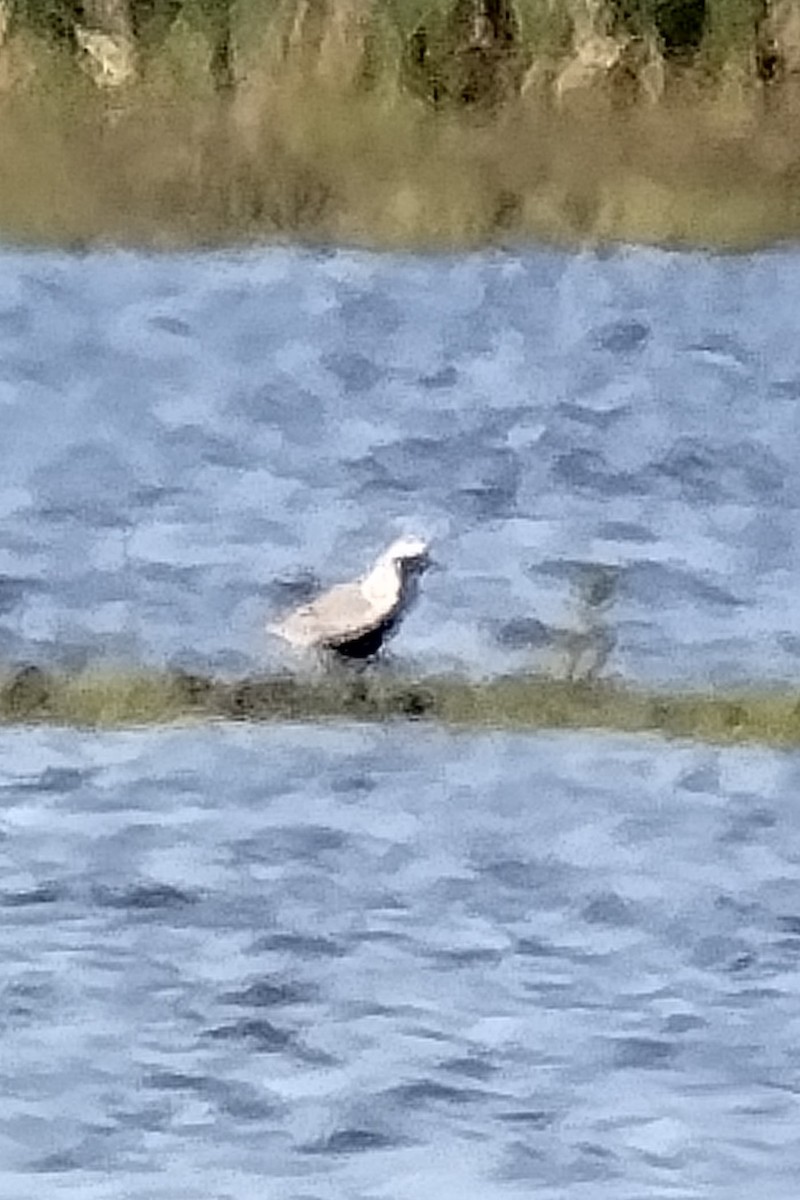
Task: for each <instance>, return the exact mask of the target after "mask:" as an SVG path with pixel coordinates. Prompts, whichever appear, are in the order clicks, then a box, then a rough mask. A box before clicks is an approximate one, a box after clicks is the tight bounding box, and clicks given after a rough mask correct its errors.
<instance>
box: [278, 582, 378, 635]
mask: <svg viewBox="0 0 800 1200" xmlns="http://www.w3.org/2000/svg"><path fill="white" fill-rule="evenodd" d="M385 619H386V613H384V612H383V611H382V610H381V611H379V610H378V609H377V608H376V606H375V605H374V604H372V603H370V601H369V600H368V599H367V598H366V596H365V595H364V593H363V592H362V591H361V588H360V587H359V585H358V584H357V583H340V584H339V585H338V586H337V587H334V588H331V589H330V591H328V592H323V594H322V595H321V596H318V597H317V599H316V600H312V601H311V603H310V604H303V605H302V606H301V607H300V608H298V609H296V610H295V611H294V612H293V613H290V615H289V616H288V617H287V618H286V620H285V621H283V622H282V624H280V625H279V626H277V627H276V632H278V633H280V634H281V636H282V637H284V638H285V639H286V640H287V641H288V642H291V643H292V645H295V646H315V645H324V644H325V643H328V642H330V643H333V642H341V641H345V640H350V639H355V638H358V637H362V636H363V635H364V634H366V633H370V632H371V631H372V630H373V629H376V628H377V627H378V626H379V625H380V624H381V622H382V621H383V620H385Z"/></svg>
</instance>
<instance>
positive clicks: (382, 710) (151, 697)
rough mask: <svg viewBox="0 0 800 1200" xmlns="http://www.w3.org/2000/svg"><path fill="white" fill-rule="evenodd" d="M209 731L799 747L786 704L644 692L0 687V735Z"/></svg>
mask: <svg viewBox="0 0 800 1200" xmlns="http://www.w3.org/2000/svg"><path fill="white" fill-rule="evenodd" d="M210 719H227V720H246V721H285V720H292V721H312V722H314V721H321V720H363V721H386V720H392V719H401V720H424V721H431V722H436V723H439V724H442V725H444V726H449V727H454V728H474V729H481V728H482V729H520V730H524V729H527V730H543V729H598V730H607V731H610V732H626V733H644V732H648V733H658V734H662V735H664V736H667V737H680V738H690V739H695V740H698V741H705V742H715V743H728V744H742V743H761V744H765V745H773V746H787V747H789V746H800V697H798V696H797V695H795V694H791V693H788V692H784V693H779V692H768V691H763V692H758V691H756V690H753V691H751V692H742V693H740V694H721V693H670V692H665V691H655V692H647V691H644V690H641V689H636V688H633V687H626V686H622V685H620V684H614V685H611V684H593V685H588V684H575V683H563V682H559V681H556V680H553V679H551V678H547V677H540V676H515V677H507V678H501V679H497V680H493V681H489V682H481V683H476V682H470V681H467V680H464V679H459V678H457V677H450V678H431V679H425V680H422V681H420V680H410V679H404V678H402V677H397V676H392V675H391V674H389V673H383V674H382V673H380V672H378V673H375V674H373V675H372V676H369V675H366V676H355V675H354V676H352V677H344V678H340V679H334V678H320V679H302V678H297V677H293V676H277V677H273V678H260V679H259V678H252V679H245V680H239V681H235V682H221V681H214V680H211V679H206V678H202V677H199V676H190V675H182V674H157V673H149V674H147V673H138V674H134V673H131V674H120V673H100V672H96V673H86V674H83V675H77V676H66V675H55V674H53V675H51V674H47V673H44V672H41V671H39V670H37V669H36V668H30V667H29V668H26V669H24V670H22V671H18V672H17V673H16V674H14V675H11V676H8V677H6V678H5V679H4V680H3V682H2V684H0V722H1V723H3V724H19V723H50V724H58V725H72V726H79V727H102V728H114V727H124V726H131V725H159V724H163V723H168V722H180V721H187V720H190V721H191V720H195V721H196V720H201V721H202V720H210Z"/></svg>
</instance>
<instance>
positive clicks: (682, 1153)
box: [0, 250, 800, 1200]
mask: <svg viewBox="0 0 800 1200" xmlns="http://www.w3.org/2000/svg"><path fill="white" fill-rule="evenodd" d="M797 267H798V259H797V254H796V253H794V252H785V253H784V252H782V253H774V254H767V255H760V256H756V257H751V258H738V259H734V258H726V259H715V258H711V257H705V256H702V255H681V256H678V255H670V254H666V253H660V252H649V251H648V252H644V251H619V252H615V253H613V254H607V255H602V256H597V255H590V254H578V255H567V254H561V253H555V252H552V253H550V252H548V253H543V252H541V253H531V254H527V255H524V256H507V255H501V254H492V255H484V256H474V257H469V258H463V259H447V258H439V259H433V258H431V259H422V258H418V259H415V258H392V257H372V256H369V255H366V254H356V253H351V252H347V253H345V252H341V253H329V254H325V253H309V252H300V251H296V250H276V251H270V252H264V253H248V254H237V255H227V256H220V255H216V256H212V255H208V256H199V255H198V256H194V257H147V256H143V255H133V254H108V255H99V254H98V255H90V256H87V257H82V258H81V257H68V256H65V255H49V254H23V253H10V252H5V253H3V254H2V255H1V256H0V430H2V442H1V443H0V455H2V471H0V528H1V529H2V535H0V665H1V664H3V663H5V664H13V663H18V662H37V663H42V664H51V663H60V664H62V665H68V666H73V667H75V666H77V667H80V666H81V665H84V664H87V663H94V662H97V661H110V662H117V663H126V664H129V665H139V664H142V663H152V664H156V665H163V664H176V665H183V666H192V667H201V668H204V669H213V670H215V671H220V672H223V673H224V672H240V671H249V670H252V669H261V668H269V667H272V666H274V665H278V664H280V665H285V663H286V659H285V657H284V655H285V651H284V650H282V648H281V647H280V646H278V645H275V644H274V642H271V641H270V639H269V638H268V637H267V636H266V635H265V633H264V624H265V622H266V621H267V620H268V619H270V618H272V617H274V616H275V615H276V614H277V613H278V612H280V610H281V608H282V607H285V606H286V605H287V604H288V603H290V602H291V601H292V598H296V597H297V596H299V595H301V594H303V592H304V591H305V590H306V589H307V588H308V587H309V586H313V585H314V584H315V582H318V583H328V582H334V581H335V580H338V579H341V578H346V577H347V576H349V575H350V574H351V573H356V572H358V571H360V570H361V569H363V567H364V565H365V564H366V563H368V562H369V560H370V558H371V557H372V556H373V555H374V554H375V553H377V552H378V551H379V550H380V549H382V548H383V546H384V544H385V543H386V542H388V541H389V540H390V538H392V537H394V536H395V535H396V534H398V533H400V532H403V531H413V532H419V533H424V534H428V535H431V536H432V537H433V538H434V541H435V553H436V557H437V559H438V561H439V564H440V566H441V568H442V569H441V570H440V571H438V572H436V573H432V574H430V575H429V576H426V578H425V581H424V587H423V591H422V595H421V598H420V601H419V604H418V605H417V607H416V608H415V609H414V611H413V612H412V613H411V614H410V615H409V617H408V619H407V621H406V622H405V624H404V625H403V627H402V629H401V631H400V634H399V636H398V637H397V639H396V641H395V643H393V653H394V655H395V657H396V659H397V660H398V661H399V662H400V663H402V664H403V665H404V667H405V668H407V669H408V668H413V669H415V670H420V671H423V672H424V671H426V670H431V669H439V668H442V667H445V668H455V669H458V670H461V671H463V672H467V673H471V674H481V673H486V672H489V673H491V672H496V671H501V670H509V669H511V670H515V669H524V668H530V667H542V666H544V667H545V668H547V667H548V666H550V665H552V659H553V654H554V652H555V650H554V648H556V647H557V645H558V639H557V633H556V632H554V631H557V630H558V628H559V627H560V626H562V625H564V624H569V622H570V603H571V602H572V601H571V597H572V596H573V591H574V587H575V582H576V579H578V578H579V577H580V571H581V567H582V566H585V565H586V564H606V565H609V566H612V567H614V568H616V569H618V571H619V585H618V597H617V600H616V604H615V606H614V608H613V611H612V614H611V617H610V620H612V622H613V626H614V634H615V635H616V639H617V642H616V648H615V651H614V655H613V657H612V659H611V661H610V663H609V666H608V670H609V671H611V672H615V673H618V674H621V675H623V676H625V677H628V678H633V679H638V680H644V681H656V682H659V681H678V682H680V683H682V684H698V683H699V684H707V683H709V682H719V681H727V682H731V681H737V682H742V681H745V682H754V681H756V682H759V681H769V680H779V679H782V680H794V679H796V675H797V658H798V655H799V654H800V606H798V605H797V603H795V597H796V595H797V578H798V569H799V568H800V533H799V532H798V530H799V529H800V522H798V521H797V519H796V516H797V510H798V502H799V501H800V479H799V478H798V472H797V468H796V463H797V460H798V449H799V448H800V441H799V440H798V433H799V432H800V338H798V337H797V316H796V314H797V313H798V312H800V272H798V269H797ZM798 785H800V759H798V757H797V755H795V754H780V753H777V752H772V751H767V750H755V749H753V750H734V749H727V750H718V749H713V748H708V747H705V748H704V747H700V746H688V745H681V744H675V743H668V742H664V741H659V740H657V739H649V738H639V739H626V738H621V737H614V736H608V735H596V736H594V735H584V734H582V735H515V736H512V735H506V734H503V735H500V734H491V733H485V734H480V735H478V734H469V735H467V734H453V733H447V732H445V731H443V730H439V731H437V730H434V729H431V728H428V727H425V726H421V725H403V724H387V725H386V726H385V727H376V728H360V727H357V726H336V725H334V726H330V727H320V728H312V727H303V728H298V727H293V726H282V727H266V728H257V727H255V728H247V727H243V726H238V727H237V726H224V725H219V724H213V723H212V724H208V725H205V726H196V727H187V728H184V729H171V730H162V731H157V730H151V731H131V732H117V733H113V734H112V733H108V734H98V733H94V734H93V733H88V732H78V731H75V730H72V731H69V730H45V729H36V728H24V727H20V728H17V729H5V730H2V731H0V1200H40V1198H41V1200H56V1198H57V1197H60V1196H75V1197H76V1198H78V1197H80V1200H145V1198H146V1200H178V1198H180V1200H253V1198H254V1197H258V1198H261V1197H263V1198H264V1200H434V1198H435V1200H450V1198H453V1200H501V1198H505V1197H525V1200H530V1198H533V1197H535V1198H536V1200H645V1197H646V1198H647V1200H753V1197H754V1196H756V1195H763V1196H765V1197H768V1198H769V1200H794V1198H795V1197H796V1195H797V1192H798V1185H797V1180H798V1172H799V1170H800V1166H799V1164H800V1132H798V1131H800V1108H799V1107H798V1097H799V1096H800V1051H798V1031H799V1030H800V990H799V989H798V978H800V976H799V975H798V963H800V808H799V807H798V804H797V794H798Z"/></svg>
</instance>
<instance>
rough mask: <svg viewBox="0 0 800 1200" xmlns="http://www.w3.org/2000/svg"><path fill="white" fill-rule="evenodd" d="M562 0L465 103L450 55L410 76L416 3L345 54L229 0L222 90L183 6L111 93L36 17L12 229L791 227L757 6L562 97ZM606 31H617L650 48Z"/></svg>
mask: <svg viewBox="0 0 800 1200" xmlns="http://www.w3.org/2000/svg"><path fill="white" fill-rule="evenodd" d="M574 2H577V0H574ZM747 2H748V3H749V0H747ZM331 3H333V6H334V7H333V9H331V11H332V12H333V11H334V9H335V2H334V0H331ZM365 3H366V0H365ZM565 3H566V0H565ZM565 3H562V4H561V5H560V6H559V4H550V5H539V8H538V9H537V7H536V4H535V3H534V0H528V4H527V6H525V5H523V6H522V7H521V8H520V13H521V17H520V21H519V30H518V38H517V41H516V42H514V43H513V44H512V48H511V50H509V51H508V54H509V56H510V58H509V61H510V62H512V63H513V64H515V65H514V70H513V72H512V71H511V68H510V67H509V72H510V74H509V78H510V79H511V82H509V83H507V86H505V90H503V91H502V94H497V95H495V94H494V93H492V92H491V88H490V89H489V90H488V91H487V96H486V98H485V99H486V102H485V103H477V102H476V103H468V102H467V101H466V100H464V99H463V95H464V94H465V93H464V92H463V87H462V83H463V81H462V83H459V87H462V90H461V91H458V88H456V85H455V84H454V83H453V82H452V78H453V77H454V76H453V75H452V71H455V67H453V68H452V71H451V74H450V75H448V73H447V72H448V70H449V69H450V68H449V67H448V62H450V59H448V58H447V52H446V48H445V50H441V53H440V57H439V59H436V56H435V54H434V53H433V51H432V50H430V47H428V49H427V50H426V54H427V58H426V57H425V56H424V55H423V56H422V58H423V60H424V63H425V64H427V65H426V66H425V71H426V72H427V74H424V73H423V76H420V77H419V78H416V77H414V75H413V71H410V68H409V66H408V61H409V60H408V46H409V44H413V37H414V36H415V30H418V29H419V27H420V26H419V22H420V20H421V14H422V13H423V11H428V10H423V8H422V7H421V6H417V7H416V8H415V7H414V6H413V5H410V4H409V5H406V6H403V5H399V6H395V8H392V6H391V5H389V4H385V5H383V6H380V5H377V6H373V8H374V9H375V12H373V18H374V19H373V23H372V24H371V25H370V30H371V33H370V36H369V37H367V36H366V35H365V36H364V37H363V38H362V39H361V41H359V42H358V43H357V44H355V45H354V44H352V43H350V44H348V43H347V39H346V38H345V44H344V45H343V46H340V47H339V57H338V58H336V57H334V58H333V59H332V58H331V53H332V52H329V53H328V57H327V59H325V58H324V56H323V55H322V50H321V49H320V47H324V45H325V44H326V43H325V37H324V36H320V38H319V39H318V44H317V43H315V44H314V45H315V46H316V48H314V47H313V46H312V49H311V50H309V48H308V46H305V48H304V45H303V44H301V45H300V46H299V48H297V47H295V51H294V52H290V50H291V46H290V49H289V50H287V37H288V35H286V34H285V30H286V29H287V28H289V29H291V28H294V27H293V26H292V25H291V21H290V20H289V17H287V15H286V13H287V11H289V10H286V5H283V6H282V7H281V8H280V12H281V13H283V16H282V18H281V20H282V22H283V24H282V25H281V28H282V29H283V30H284V35H282V37H277V33H276V28H275V21H276V20H277V18H274V19H273V20H272V23H270V21H267V20H266V19H264V21H262V22H261V23H259V22H260V20H261V19H260V18H258V19H257V14H258V12H262V11H263V12H266V11H267V10H268V9H269V11H270V12H273V16H274V11H273V10H275V5H273V6H272V7H271V8H270V6H269V5H267V6H266V7H265V6H261V7H260V8H259V6H256V5H254V4H249V3H248V4H240V6H239V11H240V17H239V26H238V27H237V29H238V34H237V36H238V42H237V46H238V50H237V53H236V55H235V56H234V62H235V67H236V71H235V74H236V81H235V86H234V87H232V88H230V89H228V90H225V91H224V92H221V91H220V90H219V89H218V88H215V86H214V81H213V79H212V77H211V74H210V71H209V61H210V55H211V48H210V47H211V42H210V40H209V35H208V32H207V30H204V26H203V23H202V21H199V22H198V23H195V24H194V25H193V24H192V22H191V21H190V20H189V19H188V17H187V18H186V19H184V18H181V20H180V21H179V22H178V23H177V24H176V25H175V26H174V27H173V28H172V29H171V30H170V31H169V33H168V35H167V36H165V37H164V38H162V40H161V41H160V42H159V43H158V45H157V46H156V47H155V48H154V49H153V50H152V51H148V54H147V56H146V57H145V56H144V55H143V56H142V57H141V60H140V69H139V72H138V74H137V76H136V78H135V79H134V80H133V81H132V82H130V83H128V84H126V85H125V86H124V87H120V88H115V89H105V90H104V89H102V88H98V87H97V86H96V85H95V83H94V82H92V79H91V77H90V74H89V73H88V72H86V71H84V70H79V69H76V67H75V63H74V59H73V57H71V56H70V55H68V54H66V53H65V52H64V50H63V48H61V49H59V48H57V47H54V46H53V45H52V44H51V43H50V42H49V41H48V40H47V38H46V37H45V36H44V34H43V33H42V32H41V31H35V30H34V31H33V32H31V31H30V30H27V29H19V30H17V32H16V33H14V35H13V36H12V37H10V38H9V39H8V40H7V41H6V43H5V45H4V46H2V48H0V237H3V238H4V239H12V240H18V241H23V242H33V243H50V244H61V245H63V244H67V245H73V246H82V245H87V244H93V243H96V242H106V243H108V242H110V243H122V244H137V245H145V246H156V247H186V246H196V245H198V244H200V245H209V244H230V243H247V242H254V241H259V242H260V241H274V240H292V241H295V240H298V239H299V240H305V241H310V242H314V241H330V242H336V243H349V244H358V245H369V246H376V247H398V248H399V247H433V248H437V247H453V248H470V247H475V246H484V245H491V244H498V243H499V244H509V243H516V242H524V241H527V240H534V239H535V240H539V241H541V240H545V241H555V242H560V243H565V244H574V243H575V242H582V243H585V242H594V241H615V240H622V241H637V242H644V243H656V244H667V245H680V246H696V245H706V246H717V247H727V248H750V247H753V246H758V245H762V244H766V243H770V242H773V241H775V240H776V239H783V238H793V237H796V236H797V235H798V234H800V140H798V138H797V134H796V130H797V122H798V117H799V116H800V84H798V82H797V79H796V77H795V76H793V75H792V74H791V73H790V72H785V73H784V75H783V76H779V77H777V78H776V80H775V81H767V80H765V79H763V78H761V77H760V76H759V74H758V72H757V71H756V69H755V67H754V66H753V63H754V62H755V57H754V56H755V41H754V40H753V39H754V37H755V32H754V31H755V26H754V25H753V22H752V20H750V17H749V16H748V19H747V20H746V21H743V20H742V16H741V14H742V13H743V12H745V13H749V12H750V10H749V9H747V7H746V3H745V0H737V2H736V3H733V2H732V0H731V3H730V4H729V5H728V7H727V8H726V7H725V6H724V5H721V4H720V3H717V5H716V7H714V6H713V5H711V6H709V7H708V11H709V13H710V14H711V16H710V17H709V18H708V20H707V22H706V25H707V28H705V32H704V35H703V39H702V40H701V41H700V42H699V43H698V46H697V47H695V48H694V49H693V51H692V54H691V56H689V58H687V55H686V54H684V55H683V56H681V55H674V56H672V57H670V55H669V54H667V53H666V49H665V48H664V41H663V38H662V39H661V41H660V42H658V43H657V46H658V47H660V49H658V50H657V53H656V52H654V53H656V57H655V58H653V56H652V55H651V59H650V60H648V61H647V62H646V63H645V64H644V66H642V65H641V63H639V65H638V66H637V63H636V62H634V63H633V64H632V65H631V64H628V65H627V66H625V65H624V64H623V65H620V64H619V63H615V64H614V67H613V69H609V70H608V71H607V72H605V73H604V74H603V75H602V78H597V77H596V76H593V77H592V79H591V80H589V81H588V82H587V81H584V83H583V84H582V85H581V86H578V87H574V88H572V87H571V88H569V89H567V90H564V89H563V88H562V90H561V91H560V92H559V91H558V86H557V85H558V82H559V80H562V81H563V78H564V73H565V71H566V70H567V69H568V68H569V67H570V65H571V64H574V63H575V62H576V61H577V58H576V56H577V55H578V54H579V52H580V46H579V45H577V43H576V36H577V35H576V33H575V28H574V25H575V22H574V20H572V24H570V17H569V11H568V6H567V7H566V8H565ZM279 7H280V6H279ZM351 7H352V4H351ZM434 7H435V6H434ZM629 7H630V6H629ZM634 8H635V6H634ZM284 10H286V11H284ZM395 10H396V11H395ZM370 11H372V10H370ZM714 12H716V13H717V16H716V18H714V19H713V20H712V19H711V18H712V17H713V15H714ZM537 13H538V14H539V15H538V16H537ZM543 13H547V14H548V16H547V20H545V19H544V17H543V16H542V14H543ZM737 13H738V14H739V15H738V17H737ZM720 14H722V16H721V15H720ZM725 14H727V17H726V16H725ZM445 16H446V10H445V9H444V8H443V9H442V15H441V16H440V19H439V26H441V27H442V28H445V27H446V20H445ZM523 18H524V19H523ZM723 18H725V19H723ZM734 18H736V19H734ZM737 21H738V24H737ZM248 22H249V23H248ZM612 24H613V23H609V29H611V32H610V33H609V34H608V35H607V36H608V40H609V41H611V42H613V43H614V44H619V45H620V46H624V47H626V48H630V47H633V48H634V50H636V48H637V47H639V48H640V49H641V47H642V46H646V45H651V42H648V41H647V38H646V37H645V35H644V34H636V35H633V34H630V32H625V31H623V33H619V31H618V30H617V32H616V33H615V32H614V29H613V28H612ZM435 25H436V22H435V21H434V22H433V26H435ZM262 26H263V27H262ZM234 32H236V31H234ZM440 33H441V29H440ZM612 35H613V36H612ZM431 36H432V35H431ZM443 36H444V35H442V36H441V37H440V40H439V42H438V43H436V44H437V45H440V44H442V45H443V44H444V42H443V41H442V38H443ZM453 36H455V35H453ZM687 36H688V35H687ZM309 37H310V35H309ZM276 38H277V41H276ZM614 38H616V39H617V41H616V42H614ZM626 39H627V40H626ZM328 40H329V41H330V39H328ZM651 41H652V39H651ZM288 42H289V43H291V38H288ZM301 43H302V39H301ZM751 43H752V44H751ZM433 44H434V43H433V42H431V45H433ZM652 44H653V45H656V43H655V42H653V43H652ZM276 46H278V49H276ZM631 52H633V51H631ZM637 52H638V51H637ZM457 53H460V51H458V47H457V46H456V49H454V50H452V53H451V59H452V61H454V62H457V63H459V62H461V61H462V59H463V55H462V59H459V58H458V57H457ZM453 55H456V57H455V58H453ZM620 62H622V60H620ZM653 62H655V63H656V65H657V66H658V67H659V71H660V74H659V76H658V79H659V81H660V82H659V83H658V87H657V89H656V91H655V93H653V89H652V88H651V93H652V94H648V93H647V92H646V89H645V88H644V84H643V82H642V80H643V77H644V75H645V70H646V69H650V67H652V66H653ZM431 63H433V66H431ZM348 64H349V66H348ZM353 64H355V65H353ZM490 66H491V71H493V72H494V73H495V75H496V74H497V72H498V71H501V69H502V62H498V61H495V62H494V64H493V65H491V64H490ZM434 68H435V70H434ZM420 69H421V68H420ZM465 69H466V68H464V70H465ZM486 69H487V71H488V70H489V67H487V68H486ZM459 70H461V68H459ZM431 72H434V74H435V79H436V80H437V81H438V82H437V83H436V87H438V89H439V90H438V92H435V95H434V93H433V92H432V90H431V89H432V88H433V84H431V83H430V79H431V78H434V74H431ZM437 72H438V73H437ZM652 74H653V72H652V71H651V75H652ZM495 75H493V76H492V78H494V77H495ZM647 78H650V77H649V76H648V77H647ZM459 79H460V77H459ZM448 80H449V81H450V82H449V83H448ZM442 81H444V82H442ZM475 86H476V87H477V84H476V85H475ZM448 88H449V90H448ZM434 91H435V89H434ZM456 95H457V96H459V97H461V100H460V101H459V102H458V103H456V102H455V101H454V100H453V97H454V96H456ZM437 97H438V99H437ZM443 97H444V99H442V98H443ZM479 98H480V97H479ZM434 101H435V102H434ZM445 101H447V102H445ZM490 101H491V102H490Z"/></svg>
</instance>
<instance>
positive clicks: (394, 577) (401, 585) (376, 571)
mask: <svg viewBox="0 0 800 1200" xmlns="http://www.w3.org/2000/svg"><path fill="white" fill-rule="evenodd" d="M429 565H430V557H429V546H428V543H427V542H425V541H424V540H423V539H422V538H418V537H402V538H398V539H397V541H395V542H392V544H391V546H389V548H388V550H385V551H384V552H383V554H382V555H381V556H380V558H379V559H378V561H377V562H376V563H375V566H374V567H373V568H372V570H371V571H369V572H368V573H367V574H366V575H363V576H362V577H361V578H360V579H357V580H355V581H354V582H352V583H340V584H337V586H336V587H332V588H331V589H330V590H329V591H327V592H323V593H322V595H320V596H317V598H316V599H315V600H312V601H310V603H308V604H302V605H300V607H299V608H296V609H295V610H294V611H293V612H291V613H289V614H288V616H286V617H284V619H283V620H282V621H278V622H276V623H274V624H270V625H268V626H267V629H268V631H269V632H270V633H274V634H277V635H278V637H281V638H283V639H284V641H286V642H288V643H289V645H291V646H294V647H295V648H297V649H308V650H317V651H323V652H325V651H327V652H330V653H332V654H333V655H335V656H337V657H338V658H340V659H356V660H358V659H361V660H367V659H372V658H376V657H377V655H378V654H379V653H380V651H381V648H382V647H383V644H384V642H385V641H386V640H387V638H389V637H391V635H392V634H393V633H394V632H395V631H396V629H397V626H398V624H399V623H400V621H401V620H402V618H403V616H404V615H405V613H406V612H407V610H408V608H409V606H410V605H411V604H412V603H413V601H414V599H415V597H416V593H417V584H418V581H419V577H420V576H421V574H422V573H423V571H425V570H426V569H427V567H428V566H429Z"/></svg>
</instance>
